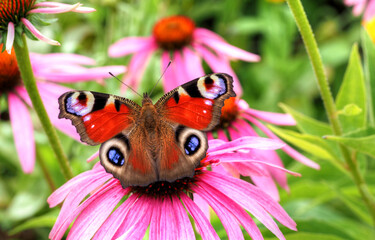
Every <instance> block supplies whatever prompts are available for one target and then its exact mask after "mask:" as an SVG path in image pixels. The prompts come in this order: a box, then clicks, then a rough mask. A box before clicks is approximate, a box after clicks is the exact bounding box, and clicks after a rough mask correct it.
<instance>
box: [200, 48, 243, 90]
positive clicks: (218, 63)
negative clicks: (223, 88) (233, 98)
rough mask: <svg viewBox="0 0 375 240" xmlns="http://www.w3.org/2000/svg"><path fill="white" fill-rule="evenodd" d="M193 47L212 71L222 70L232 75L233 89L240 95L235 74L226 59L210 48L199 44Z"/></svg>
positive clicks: (239, 87)
mask: <svg viewBox="0 0 375 240" xmlns="http://www.w3.org/2000/svg"><path fill="white" fill-rule="evenodd" d="M193 47H194V49H195V50H196V51H197V52H199V53H200V54H201V55H202V58H203V59H204V60H205V61H206V62H207V64H208V66H210V68H211V70H212V71H213V72H223V73H227V74H229V75H231V76H232V77H233V89H234V92H235V93H236V94H237V96H241V95H242V87H241V84H240V82H239V81H238V77H237V75H236V74H235V73H234V71H233V69H232V67H231V66H230V63H229V61H228V59H226V58H225V57H220V56H219V57H218V56H216V55H214V54H213V53H212V52H211V51H210V50H208V49H206V48H205V47H203V46H200V45H193Z"/></svg>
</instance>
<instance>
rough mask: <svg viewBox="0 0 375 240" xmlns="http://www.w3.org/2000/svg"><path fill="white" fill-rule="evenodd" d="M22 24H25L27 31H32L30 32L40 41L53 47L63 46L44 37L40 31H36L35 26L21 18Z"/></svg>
mask: <svg viewBox="0 0 375 240" xmlns="http://www.w3.org/2000/svg"><path fill="white" fill-rule="evenodd" d="M21 22H22V23H23V24H25V26H26V27H27V29H29V30H30V32H31V33H32V34H33V35H34V36H35V37H36V38H38V39H39V40H41V41H43V42H46V43H48V44H51V45H56V46H60V45H61V44H60V43H59V42H58V41H55V40H52V39H50V38H48V37H46V36H44V35H43V34H42V33H41V32H39V31H38V29H36V28H35V27H34V25H33V24H32V23H31V22H30V21H29V20H27V19H26V18H21Z"/></svg>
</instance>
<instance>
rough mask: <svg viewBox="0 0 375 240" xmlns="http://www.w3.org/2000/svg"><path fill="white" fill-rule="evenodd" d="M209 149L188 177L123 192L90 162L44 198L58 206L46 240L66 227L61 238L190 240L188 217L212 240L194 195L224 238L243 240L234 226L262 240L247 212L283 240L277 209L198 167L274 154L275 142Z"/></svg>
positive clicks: (288, 222)
mask: <svg viewBox="0 0 375 240" xmlns="http://www.w3.org/2000/svg"><path fill="white" fill-rule="evenodd" d="M209 146H210V148H209V150H208V152H207V157H206V158H205V159H203V160H202V161H201V165H200V166H199V167H198V168H196V170H195V176H194V177H192V178H183V179H179V180H176V181H175V182H155V183H153V184H150V185H149V186H146V187H134V186H133V187H127V188H125V189H123V188H122V186H121V184H120V181H119V180H117V179H115V178H113V176H112V175H111V174H109V173H106V171H105V170H104V168H103V167H102V166H101V165H100V164H99V163H98V164H96V165H95V166H94V168H93V169H92V170H90V171H87V172H84V173H82V174H80V175H78V176H76V177H75V178H73V179H71V180H70V181H68V182H67V183H66V184H64V185H63V186H62V187H60V188H59V189H58V190H56V191H55V192H54V193H53V194H52V195H51V196H50V197H49V198H48V203H49V204H50V207H54V206H56V205H58V204H60V203H61V202H63V201H64V203H63V206H62V209H61V212H60V214H59V216H58V218H57V220H56V223H55V225H54V227H53V229H52V231H51V232H50V235H49V237H50V238H51V239H60V238H62V237H63V235H64V233H65V231H66V230H67V228H68V227H69V225H70V224H71V223H72V222H73V221H74V223H73V225H72V228H71V229H70V232H69V234H68V238H67V239H80V240H81V239H142V238H143V236H144V234H145V232H146V230H147V228H149V239H195V234H194V231H193V227H192V225H191V222H190V220H189V215H190V216H191V217H192V218H193V220H194V222H195V225H196V229H197V231H198V232H199V234H200V235H201V236H202V238H203V239H209V240H211V239H219V236H218V235H217V233H216V232H215V230H214V229H213V227H212V225H211V224H210V222H209V218H208V217H207V215H206V213H205V212H204V211H202V210H201V208H200V207H199V206H198V205H197V203H196V202H195V199H196V197H197V196H198V197H200V199H201V201H205V202H206V203H207V204H208V205H209V206H210V207H211V208H212V209H213V211H214V212H215V213H216V215H217V216H218V218H219V219H220V221H221V222H222V224H223V226H224V228H225V230H226V232H227V235H228V237H229V239H244V237H243V233H242V231H241V228H240V225H242V226H243V228H244V229H245V230H246V231H247V232H248V234H249V235H250V236H251V237H252V239H263V237H262V235H261V233H260V231H259V229H258V227H257V226H256V224H255V223H254V221H253V219H252V218H251V216H250V215H249V214H248V213H247V211H248V212H250V213H251V214H252V215H253V216H254V217H256V218H257V219H258V220H259V221H260V222H261V223H262V224H264V225H265V226H266V227H267V228H268V229H269V230H270V231H271V232H272V233H274V234H275V235H276V236H277V237H278V238H279V239H285V238H284V236H283V234H282V233H281V231H280V229H279V228H278V226H277V224H276V223H275V221H274V220H273V218H272V217H274V218H275V219H276V220H277V221H279V222H280V223H281V224H283V225H284V226H286V227H288V228H289V229H292V230H296V224H295V222H294V221H293V220H292V219H291V218H290V217H289V216H288V214H287V213H286V212H285V210H284V209H283V208H282V207H281V206H280V205H279V204H278V203H277V202H276V201H274V200H273V199H272V198H271V197H269V196H268V195H267V194H265V193H264V192H263V191H262V190H261V189H260V188H258V187H256V186H254V185H252V184H250V183H248V182H246V181H243V180H241V179H237V178H233V177H230V176H228V175H222V174H220V173H216V172H211V171H208V170H207V169H206V167H207V166H209V165H211V167H214V166H215V165H217V164H219V163H220V162H231V161H235V162H246V161H253V160H252V159H246V158H244V157H243V155H242V154H241V152H242V151H250V152H251V151H253V149H275V148H279V147H281V146H283V143H281V142H279V141H275V140H272V139H264V138H256V137H245V138H241V139H238V140H236V141H232V142H224V141H222V140H210V141H209ZM258 164H261V163H258ZM279 169H280V168H279ZM280 170H283V171H286V170H285V169H280ZM292 174H294V173H292ZM294 175H298V174H294ZM193 195H194V197H193V199H194V201H193V200H192V199H191V198H192V196H193ZM188 214H189V215H188ZM271 216H272V217H271Z"/></svg>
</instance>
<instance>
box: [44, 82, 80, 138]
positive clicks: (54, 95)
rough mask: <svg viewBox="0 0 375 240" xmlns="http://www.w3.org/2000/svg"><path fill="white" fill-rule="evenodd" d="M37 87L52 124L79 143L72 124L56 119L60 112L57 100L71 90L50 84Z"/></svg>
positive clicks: (65, 120) (68, 121)
mask: <svg viewBox="0 0 375 240" xmlns="http://www.w3.org/2000/svg"><path fill="white" fill-rule="evenodd" d="M37 86H38V89H39V93H40V96H41V98H42V101H43V103H44V106H45V108H46V111H47V113H48V116H49V117H50V120H51V122H52V124H53V125H54V126H55V127H56V128H57V129H59V130H60V131H62V132H63V133H65V134H67V135H68V136H70V137H72V138H73V139H75V140H76V141H79V142H80V136H79V134H78V133H77V130H76V128H75V127H74V126H73V125H72V122H71V121H70V120H67V119H59V118H58V116H59V112H60V110H59V103H58V99H59V97H60V96H61V95H62V94H63V93H66V92H68V91H70V90H71V89H69V88H66V87H63V86H59V85H56V84H52V83H37Z"/></svg>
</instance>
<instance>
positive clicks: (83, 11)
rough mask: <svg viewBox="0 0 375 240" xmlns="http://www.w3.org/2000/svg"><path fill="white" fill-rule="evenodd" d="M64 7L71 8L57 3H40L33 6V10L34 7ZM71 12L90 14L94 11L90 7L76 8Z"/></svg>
mask: <svg viewBox="0 0 375 240" xmlns="http://www.w3.org/2000/svg"><path fill="white" fill-rule="evenodd" d="M65 6H71V5H69V4H65V3H57V2H40V3H37V4H35V5H34V8H36V7H51V8H56V7H65ZM72 11H73V12H78V13H91V12H95V11H96V10H95V9H94V8H90V7H78V8H75V9H73V10H72Z"/></svg>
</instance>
